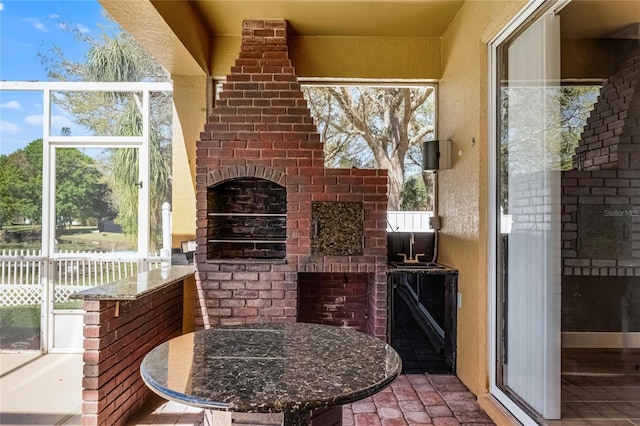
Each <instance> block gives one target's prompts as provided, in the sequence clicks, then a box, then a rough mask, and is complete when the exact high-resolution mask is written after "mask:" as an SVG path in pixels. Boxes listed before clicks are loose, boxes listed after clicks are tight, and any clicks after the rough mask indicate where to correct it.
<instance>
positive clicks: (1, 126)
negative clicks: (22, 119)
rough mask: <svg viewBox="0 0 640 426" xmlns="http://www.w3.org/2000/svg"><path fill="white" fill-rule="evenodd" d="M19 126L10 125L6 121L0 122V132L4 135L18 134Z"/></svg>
mask: <svg viewBox="0 0 640 426" xmlns="http://www.w3.org/2000/svg"><path fill="white" fill-rule="evenodd" d="M20 131H21V129H20V126H18V125H16V124H13V123H10V122H8V121H0V132H3V133H4V132H6V133H20Z"/></svg>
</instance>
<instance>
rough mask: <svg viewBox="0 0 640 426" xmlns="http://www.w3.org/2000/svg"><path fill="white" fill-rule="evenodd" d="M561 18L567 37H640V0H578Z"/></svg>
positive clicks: (573, 2) (570, 5) (569, 5)
mask: <svg viewBox="0 0 640 426" xmlns="http://www.w3.org/2000/svg"><path fill="white" fill-rule="evenodd" d="M560 18H561V20H560V25H561V27H562V37H563V38H631V39H638V38H640V37H639V36H640V26H639V24H640V0H574V1H572V2H571V3H569V4H568V5H567V6H566V7H565V8H564V9H562V10H561V11H560Z"/></svg>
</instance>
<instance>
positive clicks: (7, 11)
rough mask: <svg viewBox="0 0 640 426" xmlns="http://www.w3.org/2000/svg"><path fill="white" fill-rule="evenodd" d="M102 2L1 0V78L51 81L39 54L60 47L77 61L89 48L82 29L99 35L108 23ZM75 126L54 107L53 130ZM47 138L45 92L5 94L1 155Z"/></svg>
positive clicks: (0, 107) (0, 113)
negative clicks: (82, 38)
mask: <svg viewBox="0 0 640 426" xmlns="http://www.w3.org/2000/svg"><path fill="white" fill-rule="evenodd" d="M102 10H103V9H102V6H101V5H100V3H98V1H97V0H75V1H55V0H39V1H31V0H0V80H5V81H49V80H50V79H49V78H48V76H47V74H46V68H45V66H44V65H43V64H42V63H41V58H40V56H39V54H43V55H45V56H52V54H51V50H52V49H53V48H54V46H58V47H60V48H61V49H62V50H63V51H64V52H65V56H67V57H69V58H70V59H72V60H74V61H79V60H82V58H83V57H84V55H85V53H86V51H87V49H88V46H87V45H86V44H85V43H80V42H79V41H77V40H76V39H75V35H74V33H75V32H76V31H77V32H79V33H81V34H86V35H89V36H94V37H95V36H97V35H98V34H99V33H100V32H101V30H100V28H99V24H100V23H103V22H105V20H104V18H103V15H102ZM62 127H72V128H73V124H72V122H71V119H70V117H69V116H68V114H66V113H65V112H64V111H61V110H59V109H57V108H56V107H55V106H53V115H52V129H61V128H62ZM41 137H42V93H41V92H16V91H0V154H9V153H11V152H14V151H15V150H16V149H19V148H22V147H24V146H26V145H27V144H28V143H29V142H31V141H33V140H35V139H38V138H41Z"/></svg>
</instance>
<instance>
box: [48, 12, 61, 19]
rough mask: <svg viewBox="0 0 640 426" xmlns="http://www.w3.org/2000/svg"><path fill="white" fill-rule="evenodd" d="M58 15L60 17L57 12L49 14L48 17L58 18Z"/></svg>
mask: <svg viewBox="0 0 640 426" xmlns="http://www.w3.org/2000/svg"><path fill="white" fill-rule="evenodd" d="M59 17H60V15H58V14H57V13H51V14H49V18H51V19H58V18H59Z"/></svg>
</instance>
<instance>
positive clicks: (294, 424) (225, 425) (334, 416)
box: [204, 406, 342, 426]
mask: <svg viewBox="0 0 640 426" xmlns="http://www.w3.org/2000/svg"><path fill="white" fill-rule="evenodd" d="M233 425H236V426H239V425H244V426H249V425H251V426H341V425H342V406H338V407H333V408H327V409H324V410H316V411H295V412H287V413H284V414H282V413H264V414H263V413H235V412H231V411H216V410H204V426H233Z"/></svg>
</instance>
